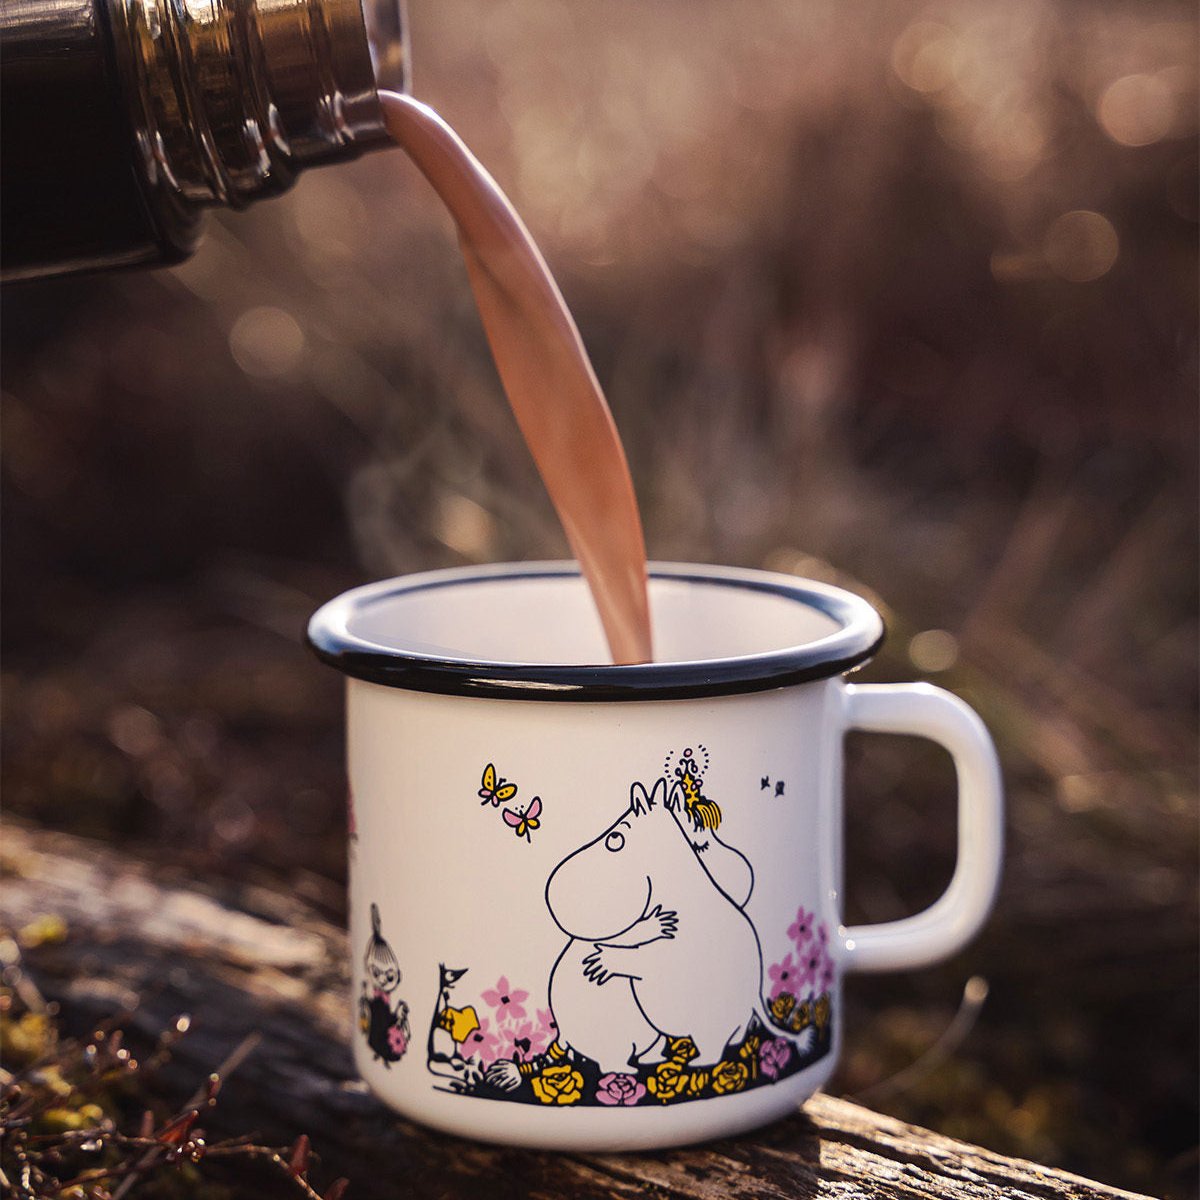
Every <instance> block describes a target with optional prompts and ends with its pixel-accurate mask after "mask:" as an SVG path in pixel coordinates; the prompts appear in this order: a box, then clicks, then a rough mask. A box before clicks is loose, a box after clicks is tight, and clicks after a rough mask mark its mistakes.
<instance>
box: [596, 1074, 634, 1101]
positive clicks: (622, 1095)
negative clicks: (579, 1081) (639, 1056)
mask: <svg viewBox="0 0 1200 1200" xmlns="http://www.w3.org/2000/svg"><path fill="white" fill-rule="evenodd" d="M645 1094H646V1086H645V1084H642V1083H638V1079H637V1076H636V1075H618V1074H617V1073H616V1072H615V1071H610V1072H609V1073H608V1074H607V1075H601V1076H600V1078H599V1079H598V1080H597V1081H596V1099H597V1100H599V1101H600V1103H601V1104H608V1105H617V1106H619V1107H624V1108H628V1107H629V1106H630V1105H633V1104H636V1103H637V1102H638V1101H639V1100H640V1099H641V1098H642V1097H643V1096H644V1095H645Z"/></svg>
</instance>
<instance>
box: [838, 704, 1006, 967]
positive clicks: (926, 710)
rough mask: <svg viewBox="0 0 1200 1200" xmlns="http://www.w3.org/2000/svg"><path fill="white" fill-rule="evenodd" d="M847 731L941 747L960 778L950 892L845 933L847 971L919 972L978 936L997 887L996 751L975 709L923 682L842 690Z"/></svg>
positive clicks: (999, 808) (999, 803)
mask: <svg viewBox="0 0 1200 1200" xmlns="http://www.w3.org/2000/svg"><path fill="white" fill-rule="evenodd" d="M843 711H844V716H845V728H846V729H847V730H850V729H860V730H864V731H867V732H871V733H907V734H916V735H917V736H918V737H926V738H929V739H930V740H932V741H934V742H937V743H938V744H939V745H940V746H943V747H945V749H946V750H948V751H949V752H950V756H951V758H953V759H954V768H955V771H956V773H957V776H958V856H957V860H956V863H955V867H954V877H953V878H952V879H951V881H950V886H949V887H947V888H946V890H945V891H944V892H943V893H942V894H941V896H940V897H939V898H938V899H937V900H936V901H934V903H933V904H931V905H930V906H929V907H928V908H927V909H925V910H924V911H923V912H920V913H917V914H916V915H915V916H911V917H904V918H903V919H902V920H899V921H887V922H884V923H883V924H878V925H852V926H850V927H849V928H843V929H842V945H843V950H844V957H843V960H842V963H843V968H844V969H845V970H847V971H891V970H895V969H896V968H898V967H923V966H927V965H928V964H930V963H934V962H938V961H940V960H941V959H944V958H948V957H949V956H950V955H951V954H953V953H954V952H955V951H956V950H959V949H960V948H961V947H962V946H964V945H965V944H966V943H967V942H968V941H970V939H971V938H972V937H973V936H974V935H975V934H976V933H977V932H978V930H979V928H980V926H981V925H982V924H983V922H984V921H985V920H986V919H987V915H988V913H989V911H990V910H991V907H992V901H993V900H994V899H995V897H996V890H997V888H998V887H999V883H1000V868H1001V863H1002V859H1003V853H1004V795H1003V789H1002V786H1001V781H1000V763H999V761H998V760H997V758H996V748H995V746H994V745H993V743H992V739H991V737H990V735H989V734H988V731H987V729H986V728H984V724H983V722H982V721H981V720H980V719H979V717H978V716H977V715H976V713H975V711H974V709H972V708H970V707H968V705H966V704H964V703H963V701H961V700H960V699H959V698H958V697H957V696H954V695H951V693H950V692H946V691H943V690H942V689H941V688H937V687H934V686H932V684H928V683H887V684H859V685H855V684H846V685H845V687H844V710H843Z"/></svg>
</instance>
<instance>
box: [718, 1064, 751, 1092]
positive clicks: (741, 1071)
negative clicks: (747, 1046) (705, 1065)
mask: <svg viewBox="0 0 1200 1200" xmlns="http://www.w3.org/2000/svg"><path fill="white" fill-rule="evenodd" d="M749 1077H750V1072H749V1071H747V1070H746V1064H745V1063H740V1062H730V1061H729V1060H728V1059H726V1060H725V1061H724V1062H719V1063H717V1065H716V1066H715V1067H713V1073H712V1086H713V1091H714V1092H716V1093H717V1095H718V1096H723V1095H725V1094H726V1093H728V1092H740V1091H741V1090H742V1088H744V1087H745V1086H746V1080H747V1079H748V1078H749Z"/></svg>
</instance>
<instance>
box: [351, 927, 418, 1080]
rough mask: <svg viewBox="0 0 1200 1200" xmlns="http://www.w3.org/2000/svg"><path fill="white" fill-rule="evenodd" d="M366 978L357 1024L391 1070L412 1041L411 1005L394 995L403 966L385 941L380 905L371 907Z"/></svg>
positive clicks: (369, 1043) (378, 1057) (378, 1058)
mask: <svg viewBox="0 0 1200 1200" xmlns="http://www.w3.org/2000/svg"><path fill="white" fill-rule="evenodd" d="M364 966H365V968H366V973H367V979H364V980H363V985H362V995H361V996H360V997H359V1001H358V1024H359V1028H360V1029H361V1030H362V1032H363V1033H364V1034H365V1035H366V1039H367V1045H368V1046H370V1048H371V1052H372V1053H373V1054H374V1055H375V1058H376V1060H377V1061H381V1062H382V1063H383V1064H384V1066H386V1067H389V1068H390V1067H391V1065H392V1063H394V1062H399V1061H400V1060H401V1059H402V1058H403V1057H404V1052H405V1051H406V1050H407V1049H408V1044H409V1042H410V1041H412V1031H411V1030H410V1028H409V1024H408V1005H407V1004H405V1002H404V1001H403V1000H401V999H399V998H398V997H397V998H395V999H393V993H394V992H395V990H396V989H397V988H398V987H399V986H400V964H399V963H398V962H397V961H396V955H395V953H394V951H393V950H392V948H391V946H389V945H388V944H387V941H386V940H385V939H384V936H383V932H382V927H381V923H380V917H379V906H378V905H377V904H372V905H371V936H370V938H369V939H368V941H367V953H366V956H365V958H364Z"/></svg>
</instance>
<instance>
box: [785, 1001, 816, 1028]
mask: <svg viewBox="0 0 1200 1200" xmlns="http://www.w3.org/2000/svg"><path fill="white" fill-rule="evenodd" d="M811 1024H812V1004H810V1003H809V1001H807V1000H805V1002H804V1003H803V1004H801V1005H800V1006H799V1007H798V1008H797V1009H796V1011H795V1012H794V1013H792V1019H791V1020H790V1021H789V1022H788V1028H789V1029H790V1030H791V1031H792V1032H793V1033H799V1032H800V1030H802V1029H807V1028H808V1027H809V1026H810V1025H811Z"/></svg>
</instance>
